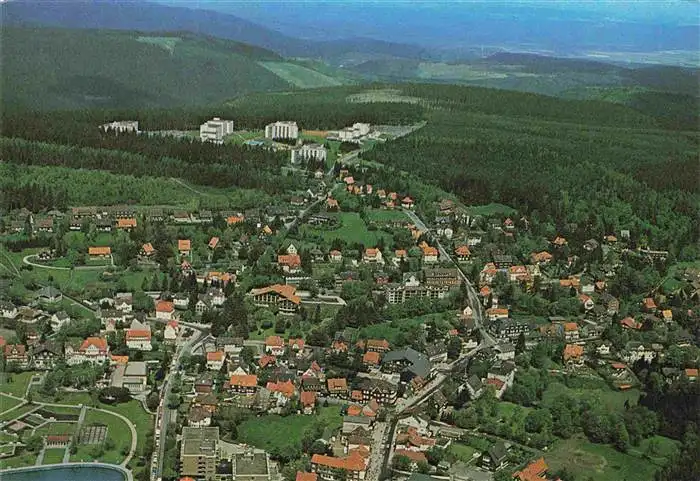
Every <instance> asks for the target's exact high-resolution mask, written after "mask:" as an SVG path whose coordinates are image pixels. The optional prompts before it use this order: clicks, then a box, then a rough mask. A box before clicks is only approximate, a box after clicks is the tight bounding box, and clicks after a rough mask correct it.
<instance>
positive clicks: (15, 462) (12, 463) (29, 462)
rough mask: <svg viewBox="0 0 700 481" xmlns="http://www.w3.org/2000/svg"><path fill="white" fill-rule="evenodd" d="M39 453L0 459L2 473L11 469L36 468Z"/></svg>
mask: <svg viewBox="0 0 700 481" xmlns="http://www.w3.org/2000/svg"><path fill="white" fill-rule="evenodd" d="M36 455H37V453H29V452H22V453H21V454H19V455H16V456H12V457H11V458H5V459H0V471H2V470H3V469H10V468H22V467H24V466H34V463H36Z"/></svg>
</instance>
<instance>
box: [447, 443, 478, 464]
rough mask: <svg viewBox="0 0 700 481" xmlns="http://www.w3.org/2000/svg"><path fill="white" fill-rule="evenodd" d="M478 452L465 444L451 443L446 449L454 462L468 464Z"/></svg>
mask: <svg viewBox="0 0 700 481" xmlns="http://www.w3.org/2000/svg"><path fill="white" fill-rule="evenodd" d="M476 452H478V451H477V450H476V449H475V448H473V447H471V446H467V445H466V444H462V443H457V442H453V443H452V444H450V447H449V448H447V454H448V456H451V457H453V458H454V459H455V460H456V461H462V462H465V463H469V462H471V461H472V460H473V456H474V453H476Z"/></svg>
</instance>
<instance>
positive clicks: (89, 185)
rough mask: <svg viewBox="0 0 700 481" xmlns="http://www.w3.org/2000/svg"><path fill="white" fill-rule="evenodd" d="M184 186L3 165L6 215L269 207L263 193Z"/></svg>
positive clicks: (0, 204) (0, 198) (0, 180)
mask: <svg viewBox="0 0 700 481" xmlns="http://www.w3.org/2000/svg"><path fill="white" fill-rule="evenodd" d="M180 182H181V181H175V180H173V179H167V178H160V177H156V176H143V177H135V176H133V175H121V174H113V173H111V172H106V171H98V170H86V169H70V168H66V167H53V166H40V167H39V166H27V165H18V164H14V163H13V164H9V163H8V164H0V210H2V209H4V210H12V209H18V208H21V207H26V208H28V209H29V210H31V211H32V212H39V211H41V210H50V209H53V208H55V209H59V210H63V209H65V208H67V207H70V206H75V205H118V204H140V205H179V206H182V207H187V208H189V209H192V210H197V209H213V210H223V209H229V208H232V207H235V208H238V209H247V208H251V207H255V206H257V205H266V204H268V203H269V202H270V200H271V198H270V196H269V195H268V194H265V193H264V192H263V191H261V190H252V189H243V188H230V189H213V188H207V187H203V186H197V187H196V189H195V190H196V191H193V190H190V189H187V188H183V185H182V184H181V183H180Z"/></svg>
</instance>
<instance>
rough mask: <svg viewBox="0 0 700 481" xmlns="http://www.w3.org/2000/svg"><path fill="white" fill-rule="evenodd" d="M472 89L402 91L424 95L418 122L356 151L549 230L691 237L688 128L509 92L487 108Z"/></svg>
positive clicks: (656, 242)
mask: <svg viewBox="0 0 700 481" xmlns="http://www.w3.org/2000/svg"><path fill="white" fill-rule="evenodd" d="M475 90H477V91H478V90H479V89H471V88H463V87H452V86H446V87H442V86H430V88H428V87H427V86H419V85H411V86H408V87H406V88H405V89H404V91H403V93H404V94H407V95H412V96H424V97H425V98H430V99H432V101H433V108H432V109H431V110H429V120H428V126H427V127H425V128H423V129H421V130H419V131H417V132H416V133H414V134H412V135H410V136H407V137H404V138H402V139H400V140H398V141H395V142H391V143H387V144H382V145H379V146H377V147H376V148H375V149H373V150H371V151H369V152H368V153H366V154H365V157H366V158H368V159H370V160H373V161H378V162H381V163H384V164H386V165H390V166H393V167H395V168H397V169H403V170H406V171H409V172H413V173H416V174H418V175H420V176H422V177H423V178H425V179H427V180H430V181H433V182H435V183H437V184H438V185H440V186H441V187H442V188H444V189H445V190H448V191H451V192H454V193H456V194H458V195H459V196H461V197H462V198H463V199H464V200H465V201H466V202H467V203H473V204H483V203H488V202H501V203H505V204H508V205H514V206H518V209H519V210H520V211H521V212H523V213H524V214H525V215H526V216H537V217H538V218H540V219H548V220H549V221H551V222H552V223H554V224H555V225H556V226H557V227H558V229H562V230H563V229H564V228H565V227H567V226H569V225H571V224H573V225H576V226H578V227H582V226H583V227H584V228H585V229H587V230H588V231H590V235H591V237H600V236H602V235H603V234H605V233H610V232H619V230H620V229H631V230H632V231H633V232H634V234H635V238H638V239H640V243H641V244H647V245H649V246H651V247H660V248H669V249H670V250H672V251H674V252H675V253H678V252H680V251H681V249H682V248H683V247H684V246H688V245H691V244H693V243H694V242H696V241H697V239H698V224H697V217H696V216H697V212H698V209H699V208H700V203H699V201H698V196H697V193H698V185H697V179H698V178H699V177H698V176H699V175H700V170H699V169H700V166H699V165H698V163H697V140H698V137H697V135H696V134H691V133H687V132H672V131H667V130H659V129H654V128H653V125H654V123H655V120H654V118H652V117H647V116H643V115H641V114H639V113H636V112H635V111H634V110H632V109H629V108H627V107H623V106H616V105H612V104H608V105H603V104H601V103H598V102H566V101H561V100H557V99H546V98H542V97H540V96H536V95H529V94H519V93H503V95H504V96H505V98H504V99H503V100H502V101H501V102H500V103H499V102H495V99H494V98H491V101H492V104H488V103H487V102H486V100H485V99H484V98H479V96H478V95H477V93H478V92H475ZM509 99H510V100H512V101H508V100H509ZM516 99H521V100H522V102H515V100H516ZM484 113H488V114H489V115H484ZM577 120H578V121H579V122H580V123H575V122H576V121H577ZM613 125H616V126H617V127H613ZM426 165H431V166H432V168H430V169H426V168H425V166H426Z"/></svg>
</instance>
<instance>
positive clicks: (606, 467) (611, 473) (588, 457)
mask: <svg viewBox="0 0 700 481" xmlns="http://www.w3.org/2000/svg"><path fill="white" fill-rule="evenodd" d="M545 460H546V462H547V464H549V466H550V470H552V471H556V470H559V469H563V468H566V469H567V470H568V471H569V472H571V473H572V474H573V475H574V476H576V479H579V478H580V479H585V480H589V479H592V480H593V481H624V480H627V481H651V480H652V479H653V478H654V473H655V471H656V469H657V467H656V466H655V465H654V464H652V463H651V462H650V461H648V460H646V459H643V458H641V457H637V456H632V455H630V454H625V453H621V452H619V451H617V450H616V449H615V448H613V447H611V446H608V445H605V444H593V443H590V442H589V441H588V440H586V439H584V438H572V439H567V440H560V441H557V442H556V443H555V444H554V445H553V447H552V448H551V449H550V451H548V452H547V454H545Z"/></svg>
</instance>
